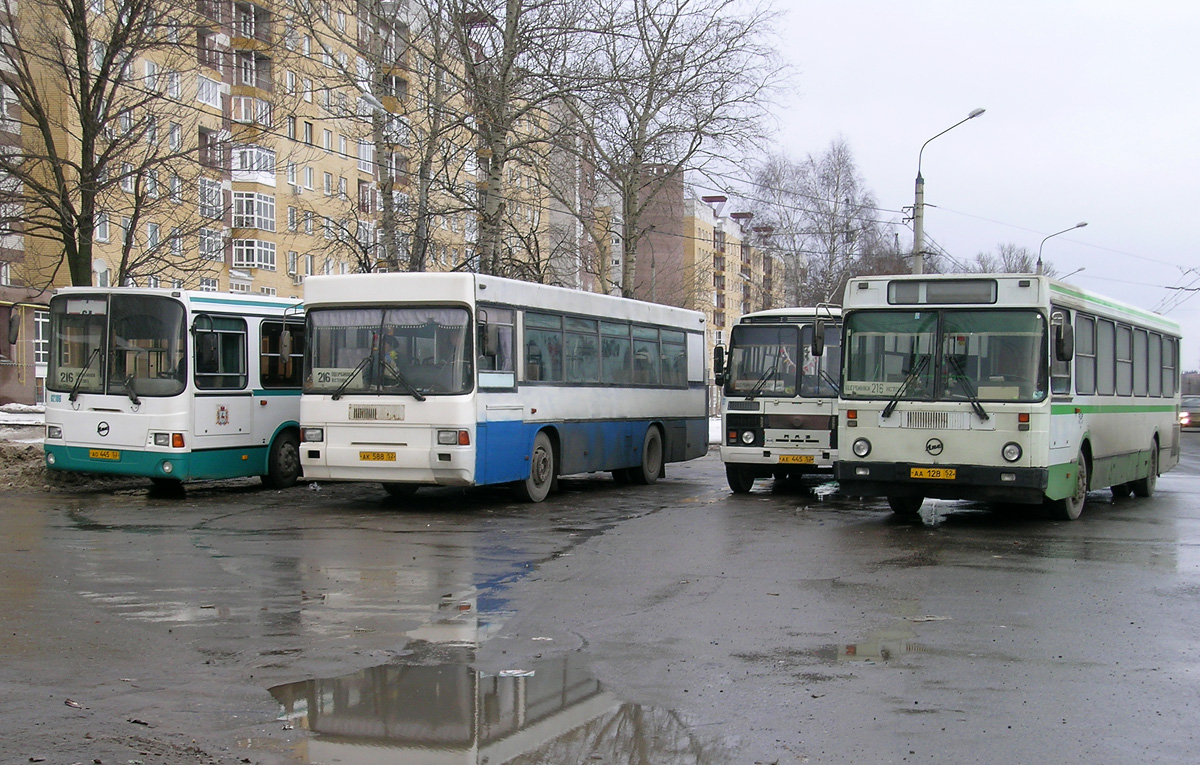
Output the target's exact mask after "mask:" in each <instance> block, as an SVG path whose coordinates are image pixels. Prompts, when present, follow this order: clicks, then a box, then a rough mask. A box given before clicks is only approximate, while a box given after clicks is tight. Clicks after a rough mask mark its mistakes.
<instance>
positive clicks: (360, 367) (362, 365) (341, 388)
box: [329, 353, 375, 401]
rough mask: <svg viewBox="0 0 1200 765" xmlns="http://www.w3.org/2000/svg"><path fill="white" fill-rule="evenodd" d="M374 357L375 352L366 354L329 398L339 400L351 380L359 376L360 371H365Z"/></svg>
mask: <svg viewBox="0 0 1200 765" xmlns="http://www.w3.org/2000/svg"><path fill="white" fill-rule="evenodd" d="M374 359H375V354H373V353H368V354H367V355H366V356H364V357H363V360H362V361H360V362H358V366H356V367H355V368H354V370H353V371H352V372H350V376H349V377H347V378H346V379H345V380H342V384H341V385H339V386H338V389H337V390H335V391H334V392H333V395H332V396H330V397H329V398H330V399H331V400H333V401H337V400H338V399H339V398H341V397H342V394H343V393H345V392H346V388H349V387H350V382H351V381H352V380H353V379H354V378H355V377H358V373H359V372H361V371H363V370H364V369H366V368H367V364H370V363H371V362H372V361H373V360H374Z"/></svg>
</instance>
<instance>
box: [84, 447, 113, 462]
mask: <svg viewBox="0 0 1200 765" xmlns="http://www.w3.org/2000/svg"><path fill="white" fill-rule="evenodd" d="M88 457H89V458H90V459H94V460H119V459H121V453H120V452H119V451H117V450H115V449H88Z"/></svg>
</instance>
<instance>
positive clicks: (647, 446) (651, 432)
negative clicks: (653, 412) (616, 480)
mask: <svg viewBox="0 0 1200 765" xmlns="http://www.w3.org/2000/svg"><path fill="white" fill-rule="evenodd" d="M666 454H667V451H666V440H665V438H664V437H663V430H662V428H661V427H660V426H659V425H658V424H657V423H652V424H651V425H650V426H649V427H648V428H646V434H645V435H644V436H643V437H642V463H641V464H640V465H635V466H634V467H631V468H629V477H630V479H631V481H632V482H633V483H636V484H640V485H642V486H649V485H650V484H652V483H654V482H655V481H657V480H658V479H659V478H661V477H662V475H663V465H664V464H665V463H666Z"/></svg>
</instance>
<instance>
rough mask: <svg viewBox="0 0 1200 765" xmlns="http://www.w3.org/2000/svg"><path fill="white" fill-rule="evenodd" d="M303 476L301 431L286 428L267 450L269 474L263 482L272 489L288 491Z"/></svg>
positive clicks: (290, 427)
mask: <svg viewBox="0 0 1200 765" xmlns="http://www.w3.org/2000/svg"><path fill="white" fill-rule="evenodd" d="M301 475H303V469H302V468H301V466H300V429H299V428H297V427H295V426H289V427H285V428H283V429H282V430H280V431H279V432H278V433H276V434H275V438H274V439H272V440H271V446H270V447H269V448H268V450H267V472H266V474H264V475H263V476H261V478H262V482H263V483H264V484H265V485H267V486H269V487H271V488H272V489H287V488H290V487H292V486H295V485H296V482H297V481H299V480H300V476H301Z"/></svg>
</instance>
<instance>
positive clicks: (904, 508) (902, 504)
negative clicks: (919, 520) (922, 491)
mask: <svg viewBox="0 0 1200 765" xmlns="http://www.w3.org/2000/svg"><path fill="white" fill-rule="evenodd" d="M887 503H888V507H890V508H892V512H893V513H895V514H896V515H900V516H905V517H909V518H911V517H912V516H914V515H918V514H920V512H921V505H923V504H925V498H924V497H921V496H917V497H888V498H887Z"/></svg>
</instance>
